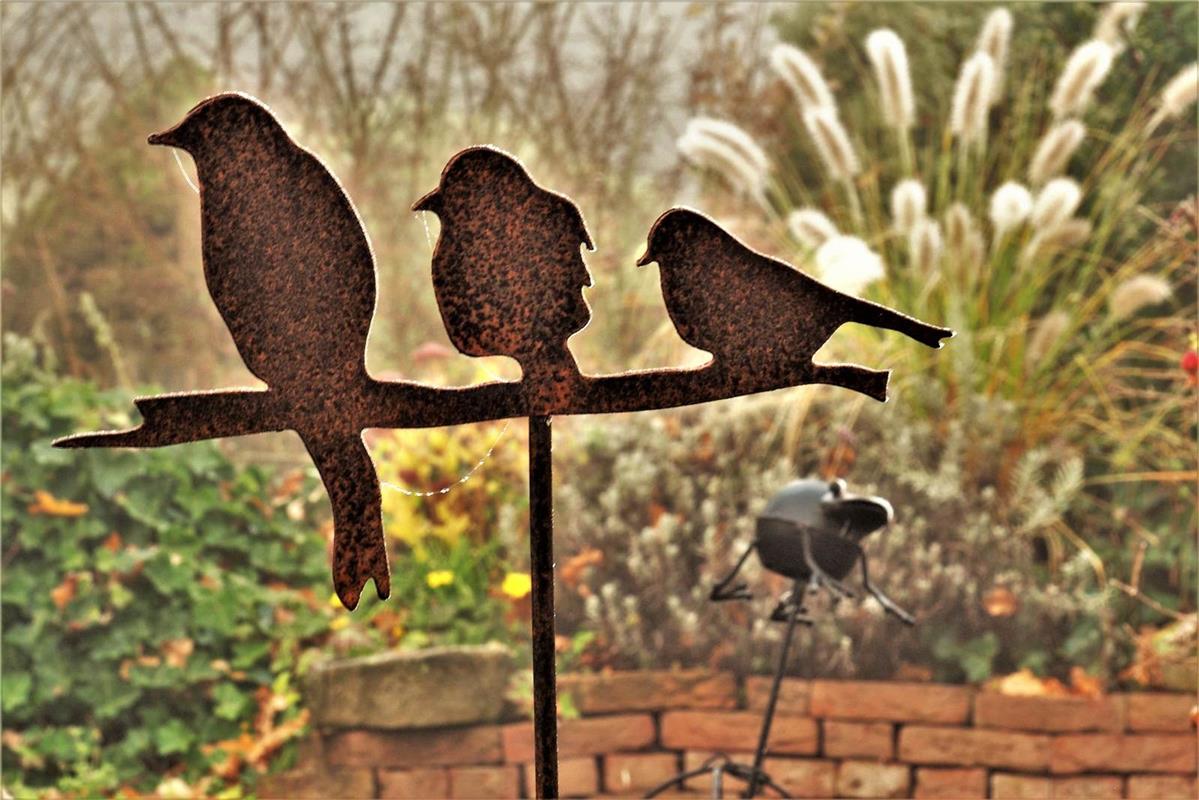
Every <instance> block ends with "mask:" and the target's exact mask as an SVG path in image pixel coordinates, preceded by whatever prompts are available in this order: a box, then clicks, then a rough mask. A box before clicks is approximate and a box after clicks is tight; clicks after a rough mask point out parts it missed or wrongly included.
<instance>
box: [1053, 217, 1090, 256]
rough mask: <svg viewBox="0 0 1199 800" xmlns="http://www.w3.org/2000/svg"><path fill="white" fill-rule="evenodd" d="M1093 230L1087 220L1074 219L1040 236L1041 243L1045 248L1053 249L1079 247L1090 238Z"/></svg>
mask: <svg viewBox="0 0 1199 800" xmlns="http://www.w3.org/2000/svg"><path fill="white" fill-rule="evenodd" d="M1093 230H1094V226H1093V225H1092V224H1091V221H1090V220H1089V219H1083V218H1082V217H1074V218H1073V219H1068V220H1066V221H1065V222H1063V223H1062V224H1061V225H1058V226H1057V227H1056V228H1053V229H1052V230H1049V231H1046V232H1045V233H1044V234H1042V242H1043V244H1044V245H1045V246H1046V247H1049V248H1054V249H1063V248H1068V247H1081V246H1082V245H1084V244H1086V242H1087V240H1088V239H1090V238H1091V232H1092V231H1093Z"/></svg>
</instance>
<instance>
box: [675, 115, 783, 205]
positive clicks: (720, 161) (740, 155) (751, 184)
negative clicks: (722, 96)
mask: <svg viewBox="0 0 1199 800" xmlns="http://www.w3.org/2000/svg"><path fill="white" fill-rule="evenodd" d="M676 146H677V147H678V150H679V152H680V153H682V155H683V157H684V158H686V159H687V160H688V161H691V162H692V163H694V164H695V165H697V166H699V167H703V168H707V169H711V170H713V171H715V172H717V173H718V174H719V175H720V176H721V177H723V178H724V179H725V181H727V182H728V183H729V184H730V185H732V186H733V188H735V189H739V190H740V191H742V192H744V193H745V194H748V195H750V196H751V197H755V198H757V199H759V200H761V199H762V198H763V196H764V193H765V188H766V176H767V173H768V172H769V168H770V162H769V160H768V159H767V157H766V154H765V152H763V150H762V148H760V147H759V146H758V144H757V143H756V142H755V141H754V140H753V138H752V137H751V136H750V135H749V134H748V133H746V132H745V131H743V130H741V129H740V128H738V127H737V126H736V125H733V124H732V123H729V122H724V121H722V120H714V119H708V118H704V117H697V118H695V119H692V120H691V121H690V122H688V123H687V128H686V130H685V131H684V133H683V135H682V136H681V137H679V140H678V142H677V143H676Z"/></svg>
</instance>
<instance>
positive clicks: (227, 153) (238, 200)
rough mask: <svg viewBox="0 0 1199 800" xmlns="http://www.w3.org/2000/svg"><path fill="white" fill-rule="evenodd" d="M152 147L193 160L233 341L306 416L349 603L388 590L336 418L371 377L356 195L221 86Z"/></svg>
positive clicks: (368, 278) (370, 303)
mask: <svg viewBox="0 0 1199 800" xmlns="http://www.w3.org/2000/svg"><path fill="white" fill-rule="evenodd" d="M149 142H150V144H157V145H167V146H170V147H177V148H179V149H181V150H185V151H186V152H187V153H189V154H190V155H191V156H192V158H193V159H194V161H195V163H196V172H197V175H198V176H199V184H200V213H201V225H202V239H203V256H204V277H205V280H206V282H207V284H208V291H209V293H210V294H211V295H212V299H213V301H214V302H215V303H216V306H217V309H218V310H219V311H220V313H221V317H222V318H223V319H224V320H225V324H226V325H227V326H228V328H229V332H230V333H231V334H232V335H233V341H234V343H235V344H236V345H237V350H238V352H239V353H240V354H241V357H242V359H243V360H244V361H245V363H246V366H247V367H249V368H250V371H251V372H253V373H254V374H255V375H256V376H258V377H259V378H261V379H262V380H263V381H265V382H266V383H267V385H268V386H269V387H270V390H271V391H272V392H279V393H281V394H283V395H285V396H286V397H287V400H288V402H290V403H292V404H293V405H294V407H295V408H296V410H297V417H299V418H303V419H304V420H305V422H304V423H303V427H300V429H299V430H298V432H299V434H300V436H301V438H302V439H303V440H304V444H305V446H306V447H307V448H308V452H309V453H310V454H311V455H312V458H313V460H314V462H315V463H316V466H317V469H318V471H319V472H320V474H321V478H322V479H323V480H324V482H325V487H326V488H327V489H328V491H329V497H330V501H331V503H332V506H333V517H334V525H335V535H334V547H333V573H334V582H335V584H336V587H337V593H338V596H339V597H340V598H341V601H342V602H343V603H344V604H345V605H346V606H347V607H348V608H354V607H355V606H356V605H357V603H358V599H359V596H360V593H361V590H362V587H363V585H364V584H365V583H366V581H367V580H368V579H369V578H374V580H375V588H376V590H377V591H378V593H379V595H380V597H386V596H387V595H388V593H389V591H390V589H389V584H390V581H389V577H388V570H387V553H386V548H385V546H384V540H383V531H382V523H381V520H380V516H379V513H380V512H379V487H378V480H377V478H376V475H375V472H374V466H373V464H372V462H371V460H370V456H369V455H368V453H367V451H366V449H365V447H364V445H363V443H362V438H361V432H360V431H358V430H354V429H353V426H352V425H350V426H347V422H346V419H347V417H348V416H350V415H347V414H344V413H339V406H340V404H342V403H349V402H353V399H354V398H356V397H358V396H360V395H361V390H362V388H363V386H364V385H365V384H367V383H368V382H369V380H370V379H369V376H368V374H367V371H366V340H367V334H368V333H369V331H370V325H371V318H372V316H373V315H374V310H375V262H374V255H373V253H372V252H371V246H370V243H369V242H368V241H367V238H366V233H365V231H364V230H363V228H362V222H361V220H359V218H358V214H357V212H356V211H355V210H354V206H353V204H352V203H351V202H350V200H349V198H348V197H347V196H346V194H345V192H344V191H343V190H342V188H341V186H340V185H339V184H338V182H337V179H336V178H334V177H333V175H332V174H330V172H329V170H328V169H326V167H325V165H324V164H322V163H321V162H320V160H319V159H317V157H316V156H314V155H313V154H312V153H310V152H308V151H307V150H305V149H304V148H302V147H300V146H299V145H297V144H296V143H295V142H294V141H292V139H291V137H289V136H288V135H287V133H286V131H284V129H283V127H282V126H281V125H280V124H279V122H278V121H277V120H276V119H275V117H274V115H273V114H272V113H271V112H270V110H268V109H267V108H266V107H265V106H264V105H262V104H261V103H259V102H258V101H256V100H254V99H253V98H251V97H248V96H246V95H242V94H221V95H216V96H214V97H211V98H209V99H207V100H205V101H204V102H202V103H200V104H199V105H197V106H196V107H195V108H193V109H192V110H191V111H189V112H188V113H187V116H186V117H185V118H184V119H183V121H182V122H180V123H179V124H178V125H176V126H175V127H173V128H171V129H170V130H167V131H164V132H162V133H156V134H153V135H152V136H150V138H149Z"/></svg>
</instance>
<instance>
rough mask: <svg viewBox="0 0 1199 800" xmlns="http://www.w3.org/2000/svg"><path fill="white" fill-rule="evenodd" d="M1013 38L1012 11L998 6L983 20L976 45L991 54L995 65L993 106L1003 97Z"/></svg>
mask: <svg viewBox="0 0 1199 800" xmlns="http://www.w3.org/2000/svg"><path fill="white" fill-rule="evenodd" d="M1011 40H1012V13H1011V12H1010V11H1008V10H1007V9H1006V8H997V9H995V10H994V11H992V12H991V13H990V14H988V15H987V18H986V20H984V21H983V26H982V30H981V31H979V34H978V43H977V44H976V45H975V47H974V49H975V50H977V51H979V52H980V53H986V54H987V55H989V56H990V57H991V62H992V64H993V65H994V67H995V80H994V82H993V83H992V91H991V99H990V103H989V104H990V105H992V106H993V105H995V104H996V103H998V102H999V101H1000V100H1001V99H1002V98H1003V84H1004V72H1005V71H1006V70H1007V51H1008V45H1009V44H1011Z"/></svg>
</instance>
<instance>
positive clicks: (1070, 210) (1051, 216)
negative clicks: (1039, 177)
mask: <svg viewBox="0 0 1199 800" xmlns="http://www.w3.org/2000/svg"><path fill="white" fill-rule="evenodd" d="M1080 202H1082V189H1081V188H1079V186H1078V183H1077V182H1075V181H1073V180H1071V179H1070V178H1054V179H1053V180H1051V181H1049V183H1047V184H1045V186H1044V188H1042V189H1041V191H1040V192H1039V193H1038V194H1037V199H1036V202H1034V203H1033V207H1032V226H1033V228H1035V229H1036V230H1037V231H1048V230H1052V229H1053V228H1056V227H1057V226H1058V225H1061V224H1062V223H1063V222H1065V221H1066V220H1068V219H1070V217H1071V216H1073V214H1074V212H1075V210H1076V209H1077V208H1078V204H1079V203H1080Z"/></svg>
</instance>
